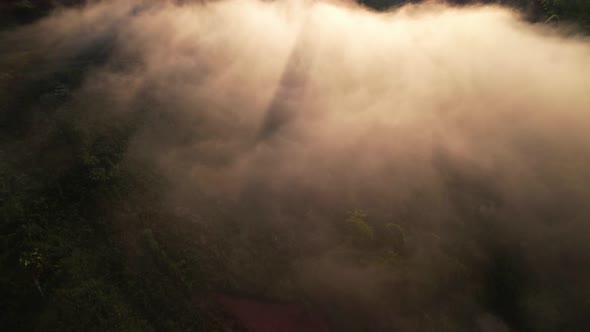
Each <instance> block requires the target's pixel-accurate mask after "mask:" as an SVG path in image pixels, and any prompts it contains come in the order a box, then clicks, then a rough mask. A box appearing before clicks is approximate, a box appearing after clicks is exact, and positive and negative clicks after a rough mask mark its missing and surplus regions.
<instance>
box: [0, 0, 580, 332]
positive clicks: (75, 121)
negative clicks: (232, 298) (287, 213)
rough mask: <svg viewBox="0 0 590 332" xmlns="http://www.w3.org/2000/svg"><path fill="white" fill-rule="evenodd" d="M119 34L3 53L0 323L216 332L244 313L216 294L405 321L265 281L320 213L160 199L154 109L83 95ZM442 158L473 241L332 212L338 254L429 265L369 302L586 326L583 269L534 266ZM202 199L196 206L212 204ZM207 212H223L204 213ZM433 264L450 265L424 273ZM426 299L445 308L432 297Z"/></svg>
mask: <svg viewBox="0 0 590 332" xmlns="http://www.w3.org/2000/svg"><path fill="white" fill-rule="evenodd" d="M385 2H386V6H389V5H391V4H397V3H398V2H401V1H398V2H396V1H388V0H385ZM514 2H518V3H526V1H520V2H519V1H514ZM382 3H383V2H379V3H378V4H373V3H370V5H373V6H376V7H384V5H383V4H382ZM537 3H538V4H539V6H541V7H539V8H542V9H541V10H542V13H543V17H542V20H541V21H544V22H545V21H546V22H547V23H548V24H549V23H550V24H563V23H564V22H575V23H576V24H578V25H580V26H583V27H585V28H587V27H589V26H590V3H589V2H587V1H584V0H577V1H558V0H551V1H537ZM67 4H68V5H69V4H70V3H67ZM54 5H55V2H50V1H47V2H42V1H41V2H34V1H9V2H4V3H3V4H2V6H3V7H1V8H2V11H3V14H2V18H1V20H2V22H3V28H4V29H5V30H6V31H8V30H10V29H13V28H14V27H15V26H17V25H21V24H29V23H30V22H32V21H34V20H36V19H39V18H40V17H42V16H43V15H45V14H46V13H48V12H49V11H50V10H51V9H52V6H54ZM3 36H4V35H3ZM7 36H8V35H7ZM10 38H11V37H6V38H4V39H3V40H1V41H0V43H1V44H0V49H4V47H10V45H14V43H15V41H14V40H11V39H10ZM19 42H20V43H26V41H19ZM110 46H111V45H109V42H108V41H104V42H103V43H102V44H99V45H95V47H93V48H92V49H91V50H88V51H87V52H85V53H82V54H76V55H75V56H74V57H72V58H68V59H48V58H45V57H44V55H43V54H38V53H36V52H34V50H31V51H30V52H27V53H24V54H19V55H18V57H17V58H15V57H10V56H4V55H1V54H0V267H1V272H0V329H1V330H2V331H216V330H217V331H221V330H224V329H228V328H232V326H234V324H235V323H234V322H232V321H231V320H230V319H229V318H228V317H226V315H225V314H224V313H223V312H222V311H221V309H220V308H219V307H218V305H217V304H215V301H214V300H213V297H214V296H215V295H216V294H218V293H230V294H239V295H245V296H252V297H258V298H266V299H273V300H281V301H292V302H298V303H304V304H305V305H308V306H311V307H314V308H315V309H316V310H318V311H320V312H321V313H322V314H323V315H324V316H326V317H327V319H328V321H329V324H330V325H331V326H332V327H333V328H334V329H335V330H343V329H350V330H357V331H361V330H373V329H374V330H388V329H390V328H391V327H392V326H396V325H395V324H398V323H399V322H387V321H379V322H377V321H374V320H372V319H373V317H383V316H382V315H381V314H380V313H379V310H380V309H379V308H373V309H371V311H375V312H377V313H375V312H368V309H366V306H367V304H366V303H363V302H362V301H359V302H358V303H355V302H346V299H347V298H346V296H342V299H343V301H339V298H338V297H337V296H336V297H335V299H334V298H330V299H329V300H326V299H325V298H319V299H318V298H316V297H314V296H313V295H309V294H305V293H304V292H302V291H301V290H300V289H299V288H298V285H297V284H296V282H295V281H293V282H291V283H289V282H286V283H285V284H280V285H276V284H273V283H272V282H270V281H269V279H271V278H272V277H273V276H277V275H281V276H283V275H289V274H290V273H291V269H292V266H290V265H289V264H288V263H289V262H292V261H296V260H297V259H298V258H300V257H304V256H305V255H309V252H301V249H300V248H298V247H297V246H296V245H294V244H293V241H296V240H297V239H298V237H297V233H303V232H308V231H310V229H311V228H310V227H312V226H310V225H301V226H300V228H298V229H292V230H289V232H281V233H278V232H277V231H276V229H275V228H274V227H275V226H273V225H271V224H268V223H265V222H259V221H258V220H256V219H257V218H256V210H255V208H253V207H250V206H240V205H231V204H230V203H227V204H226V205H223V206H221V207H220V208H219V210H217V211H214V210H213V209H208V211H209V214H208V215H205V216H198V217H195V216H192V215H185V216H183V215H182V213H172V211H170V209H169V208H167V207H163V205H164V204H165V203H164V201H165V199H164V198H163V196H162V192H163V191H164V188H166V187H167V186H168V185H169V184H168V183H166V180H164V179H163V178H162V177H161V176H160V174H158V171H157V169H155V168H152V167H151V165H150V164H146V163H143V161H142V160H134V159H129V158H127V157H126V156H127V151H128V149H129V146H130V140H131V139H132V137H134V135H135V134H136V133H137V130H138V127H139V126H140V125H141V124H142V123H143V122H144V121H146V117H149V116H150V113H149V112H143V113H134V112H130V113H125V114H117V115H116V116H114V115H112V114H106V113H102V112H100V111H98V110H100V109H102V108H108V103H109V100H93V101H92V102H90V101H89V100H87V99H85V98H84V95H83V94H82V95H80V94H74V93H73V92H74V91H76V90H77V89H78V88H79V87H80V85H81V84H82V82H83V80H84V78H85V77H86V75H88V73H91V72H92V70H93V69H94V68H96V67H99V66H101V65H102V64H103V63H104V61H106V59H107V58H108V57H109V55H110V52H111V47H110ZM56 62H57V64H58V65H56ZM60 64H61V65H60ZM540 70H542V69H540ZM439 161H440V168H441V170H444V172H445V176H446V181H447V184H448V188H449V193H448V195H449V197H450V201H451V202H452V204H454V205H455V206H456V207H457V210H458V211H461V217H462V218H463V220H467V219H477V220H478V221H480V222H478V223H476V224H470V225H466V224H465V223H463V222H462V221H461V220H459V221H457V222H456V224H454V226H453V227H456V228H457V232H459V233H461V234H463V235H464V236H463V237H462V239H463V240H457V239H445V240H444V241H445V242H444V243H437V241H438V240H440V238H439V236H438V235H437V234H433V233H426V232H424V231H423V230H422V229H420V227H418V226H412V223H409V222H407V220H405V221H404V220H401V221H391V220H385V221H384V220H375V219H372V215H371V214H370V213H368V212H367V211H365V210H363V209H359V208H358V207H354V206H353V207H342V209H340V210H339V211H335V212H334V215H333V218H332V220H330V221H329V225H330V226H329V227H331V229H332V230H333V232H334V234H336V235H335V237H336V238H337V239H336V240H334V242H333V243H335V244H333V247H332V248H330V249H331V250H333V254H332V255H334V256H337V257H336V258H335V259H341V260H344V261H352V262H354V264H352V265H354V266H361V267H367V266H379V268H380V269H382V270H384V271H389V272H391V271H408V273H416V271H420V272H422V273H421V274H419V275H407V276H405V278H407V279H404V278H402V280H401V281H400V280H398V281H397V282H407V280H412V282H409V283H410V284H411V285H414V286H415V285H420V288H419V289H417V288H416V287H408V288H407V293H406V294H396V296H394V297H393V300H392V297H391V296H388V294H381V295H382V298H379V299H378V300H375V302H371V303H370V305H377V304H378V305H379V306H382V307H387V306H395V305H399V303H398V301H404V306H405V309H404V310H405V314H406V315H407V317H408V321H415V319H416V318H418V319H419V320H421V321H422V322H423V323H422V325H421V326H418V327H416V328H417V330H421V331H427V330H428V331H430V330H432V331H473V330H474V326H473V322H471V321H470V319H469V317H472V315H473V314H474V313H475V312H477V311H479V310H480V308H482V307H483V308H486V309H487V311H490V312H492V313H494V314H495V315H497V316H498V317H501V318H502V319H503V321H504V322H506V323H507V324H508V325H510V327H511V328H513V329H514V330H516V331H583V330H585V329H586V328H587V326H589V325H590V317H589V316H588V312H589V309H590V305H589V302H588V295H589V294H588V292H587V291H588V288H587V283H588V281H587V280H584V277H587V276H588V273H587V271H585V270H587V269H588V267H581V268H580V270H582V271H580V274H579V275H572V273H571V271H567V269H566V270H560V268H559V265H558V264H559V263H555V262H553V263H552V264H555V265H551V266H550V267H549V268H548V269H547V270H546V271H534V270H532V268H530V267H529V266H528V265H527V263H526V262H525V261H524V259H523V255H522V254H521V250H522V249H521V248H520V247H515V246H514V243H513V242H512V241H510V239H509V238H506V239H505V241H496V240H497V239H498V238H505V237H506V234H507V233H506V232H505V230H504V229H502V228H498V227H497V226H494V225H495V223H494V220H495V218H500V216H496V215H494V214H493V213H488V211H489V209H493V207H494V206H495V205H498V204H502V202H500V201H498V199H497V198H496V197H495V196H494V193H493V192H490V191H489V190H488V189H487V188H486V187H485V186H482V185H481V183H480V180H481V179H478V178H477V176H474V177H469V176H465V175H463V174H458V173H456V172H455V169H454V165H453V163H452V162H450V161H448V160H446V159H445V156H441V157H440V160H439ZM196 199H197V200H199V203H198V204H200V205H202V206H212V205H214V204H217V203H216V202H211V201H208V198H207V197H197V198H196ZM420 202H421V200H420V199H418V198H417V199H416V202H414V203H412V204H413V205H412V204H410V205H409V207H408V212H407V218H408V219H411V218H419V216H420V215H421V213H424V212H423V211H422V209H421V207H420V204H421V203H420ZM232 204H233V203H232ZM254 206H255V204H254ZM482 207H483V208H482ZM230 209H231V210H232V211H233V213H232V214H231V215H230V214H229V213H228V210H230ZM211 211H213V212H211ZM298 213H304V212H301V211H296V212H294V215H297V214H298ZM236 216H238V217H236ZM249 216H250V217H249ZM199 218H205V219H214V220H215V223H213V224H211V223H199V222H195V219H199ZM238 219H240V220H238ZM211 225H214V227H212V226H211ZM582 233H584V232H582ZM586 233H587V230H586ZM496 235H497V236H496ZM579 236H580V237H584V236H585V235H584V234H579ZM416 238H429V239H431V240H429V241H431V242H432V243H436V245H434V244H433V245H432V247H430V248H427V249H425V248H420V250H429V251H428V252H427V254H424V255H422V256H423V257H424V259H425V260H428V262H423V263H424V266H423V267H420V268H416V267H411V268H410V267H407V266H406V264H408V263H407V262H406V261H405V257H408V256H409V255H410V254H411V253H412V252H413V251H414V250H417V248H414V247H413V243H414V242H413V241H414V239H416ZM437 239H438V240H437ZM464 239H470V240H469V241H465V240H464ZM474 243H477V244H478V246H479V245H480V246H482V247H484V248H486V250H487V254H488V255H486V257H485V258H483V257H482V256H480V253H478V252H477V251H476V250H472V249H471V248H473V247H474V246H475V244H474ZM558 245H559V244H558V243H547V247H546V248H545V250H547V252H550V253H551V255H555V256H556V257H557V256H560V255H561V256H560V257H561V258H563V257H566V258H565V260H566V261H567V259H568V258H567V257H570V258H571V260H572V261H569V262H566V263H563V264H572V265H573V264H578V263H582V264H583V263H584V262H585V260H583V259H582V260H580V261H575V259H574V258H572V257H573V255H570V256H568V255H569V254H568V253H572V252H577V251H579V250H584V248H576V247H572V248H567V249H562V248H561V247H559V246H558ZM325 250H326V248H321V247H310V248H309V251H325ZM568 250H569V251H568ZM415 263H416V262H413V264H415ZM392 273H393V272H392ZM434 273H436V275H438V276H439V277H440V278H436V279H435V278H429V277H428V275H429V274H434ZM441 276H442V277H441ZM285 280H289V279H288V278H286V279H285ZM370 282H371V281H367V283H370ZM449 290H453V291H449ZM416 292H419V294H417V293H416ZM474 294H475V295H474ZM530 294H534V296H531V295H530ZM326 297H328V295H326ZM432 298H436V299H437V301H438V302H437V303H438V305H437V307H429V305H430V306H432V302H431V300H430V299H432ZM322 303H323V304H325V303H328V304H329V305H325V306H322V305H321V304H322ZM397 327H398V328H400V329H403V328H407V326H405V327H403V326H402V327H399V326H397Z"/></svg>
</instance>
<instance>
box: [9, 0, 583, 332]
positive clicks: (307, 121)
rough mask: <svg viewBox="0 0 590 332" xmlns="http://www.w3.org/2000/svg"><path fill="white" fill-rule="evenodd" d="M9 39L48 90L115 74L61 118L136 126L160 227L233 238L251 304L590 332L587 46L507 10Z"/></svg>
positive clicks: (399, 323)
mask: <svg viewBox="0 0 590 332" xmlns="http://www.w3.org/2000/svg"><path fill="white" fill-rule="evenodd" d="M4 34H5V35H3V36H2V37H3V38H4V39H5V40H11V39H17V38H18V39H20V40H26V41H27V42H26V43H25V42H21V43H19V46H18V47H17V48H16V49H14V50H7V52H6V55H5V56H3V58H4V59H7V58H10V54H18V52H26V51H29V52H30V51H33V52H35V53H37V54H38V55H37V57H38V58H39V59H42V61H40V63H41V64H39V65H38V66H40V67H42V68H43V70H47V71H53V70H56V69H55V68H56V67H57V66H58V64H59V63H62V62H63V61H70V60H71V59H79V58H83V57H85V54H93V55H96V54H99V55H100V59H99V60H98V61H97V62H96V63H95V64H94V65H93V67H92V70H89V71H88V72H87V73H85V75H84V76H83V77H82V78H81V79H80V84H79V86H78V87H77V88H76V90H75V91H73V93H72V96H71V98H70V99H69V100H68V101H67V102H66V103H65V104H64V105H65V106H63V107H62V108H63V109H65V110H67V112H70V113H71V114H75V115H76V114H77V115H76V116H78V117H79V119H80V120H79V121H81V123H84V124H85V125H88V126H90V127H92V126H99V125H103V124H109V123H110V124H115V125H117V124H122V123H130V124H131V126H132V127H133V135H132V137H131V138H130V143H129V145H128V147H127V149H126V151H125V157H124V165H125V167H127V168H128V169H130V170H131V171H133V170H137V171H138V172H139V171H142V170H146V169H149V170H150V172H153V174H155V175H154V176H156V177H157V178H158V181H160V183H161V184H160V186H159V187H158V188H159V189H158V190H159V194H160V195H161V196H160V197H161V206H160V208H162V209H166V211H168V213H169V214H170V215H171V216H174V218H175V220H164V221H160V222H161V223H162V224H163V225H164V226H161V227H178V225H175V224H176V223H178V222H177V221H176V219H179V220H185V221H188V222H189V223H193V224H196V225H199V226H198V227H200V228H202V229H214V228H216V227H222V225H229V224H231V225H233V226H232V227H233V228H232V231H230V234H231V235H230V238H229V239H226V240H227V241H228V242H232V243H231V244H229V245H227V248H226V249H224V250H225V251H224V255H225V256H224V257H225V258H224V259H225V262H226V264H225V267H224V269H225V270H224V271H225V273H227V274H228V275H231V276H234V277H233V280H236V284H234V285H233V286H231V287H232V292H234V293H240V292H242V293H247V294H251V295H253V296H256V297H262V298H269V299H280V300H282V301H301V300H302V301H304V302H305V303H308V305H309V306H310V307H312V308H313V310H315V311H317V312H320V313H321V315H322V316H324V317H326V319H327V321H328V322H329V326H330V327H331V329H333V330H336V331H344V330H350V331H361V330H371V331H381V330H382V331H426V330H428V329H429V328H434V327H433V326H438V330H443V329H447V330H457V329H458V328H459V327H464V326H468V327H467V329H468V330H470V329H471V330H473V329H476V330H480V331H545V330H547V331H550V330H552V328H555V327H556V326H561V327H563V326H567V325H559V324H560V322H562V321H569V322H570V324H579V325H572V326H583V325H586V326H587V324H588V319H587V318H586V319H585V321H584V320H579V319H578V320H576V319H577V318H570V317H582V316H583V315H578V316H576V313H582V312H584V311H585V310H587V309H589V308H588V306H589V303H588V301H587V300H584V298H587V295H588V294H589V293H588V292H589V291H590V284H588V281H587V280H588V279H587V278H588V276H589V275H590V269H588V266H590V265H589V263H590V261H589V260H590V235H589V234H590V232H589V231H590V227H589V224H588V217H589V216H590V209H589V208H588V205H587V202H588V199H589V198H590V186H588V184H589V183H590V182H589V181H590V168H588V165H590V145H589V144H588V142H590V121H589V120H590V118H589V116H590V114H589V113H588V112H589V111H590V109H589V106H590V90H589V87H590V43H589V39H588V37H586V36H584V35H582V34H581V33H577V32H576V29H575V27H568V28H567V29H566V28H564V27H561V28H555V27H551V26H548V25H543V24H535V23H530V22H527V21H526V20H525V19H524V16H523V14H522V13H520V12H518V11H517V10H515V9H511V8H509V7H503V6H496V5H485V6H484V5H472V6H466V7H456V6H450V5H446V4H444V3H440V2H426V3H423V4H410V5H405V6H402V7H398V8H394V9H391V10H389V11H385V12H375V11H373V10H370V9H368V8H365V7H362V6H360V5H357V4H354V3H351V2H338V1H294V0H292V1H278V2H267V1H246V0H229V1H228V0H224V1H211V2H203V3H194V2H188V1H185V2H174V1H139V0H138V1H102V2H97V3H91V4H88V5H85V6H82V7H80V8H76V9H61V10H57V11H55V12H53V13H52V14H51V15H50V16H49V17H47V18H44V19H42V20H41V21H39V22H37V23H35V24H33V25H29V26H25V27H22V28H19V29H15V30H13V31H9V32H4ZM3 83H5V82H3ZM7 84H8V83H6V86H8V85H7ZM7 96H8V94H7ZM6 98H8V97H6ZM64 112H65V111H64ZM56 158H57V161H55V163H56V164H57V165H61V164H62V163H65V162H63V161H61V159H59V156H58V157H56ZM142 197H143V196H142V194H141V193H137V194H135V196H134V198H133V199H135V200H138V201H140V202H141V200H142V199H143V198H142ZM129 200H132V199H131V198H130V199H129ZM140 204H141V203H140ZM181 225H183V224H181ZM350 225H353V226H352V227H353V230H352V231H351V230H350V229H348V228H347V227H349V226H350ZM354 225H356V226H354ZM359 225H361V226H359ZM181 227H182V226H181ZM223 227H225V226H223ZM355 227H356V228H355ZM367 229H368V230H367ZM179 232H180V233H182V232H183V231H182V229H181V230H180V231H179ZM263 233H264V234H268V237H264V238H262V239H261V238H260V237H262V235H260V234H263ZM207 234H208V233H207V232H204V233H203V235H201V236H200V237H199V238H198V239H195V241H197V242H198V244H195V245H196V246H214V245H220V244H219V243H221V242H223V241H221V242H219V243H218V242H216V241H217V240H215V238H214V237H213V236H211V237H209V235H207ZM343 234H344V235H343ZM265 236H266V235H265ZM223 243H225V242H223ZM257 245H260V246H262V249H253V247H254V246H257ZM273 248H274V249H273ZM276 248H281V249H280V250H275V249H276ZM277 265H278V266H280V267H276V266H277ZM506 266H508V269H512V268H513V267H514V266H516V268H514V270H513V271H512V272H510V273H509V274H510V276H509V277H507V278H508V279H507V280H509V281H507V282H505V281H504V280H505V279H506V278H505V276H504V275H502V273H503V271H504V269H506V268H507V267H506ZM498 275H500V276H499V277H498V278H499V279H498V278H496V277H494V276H498ZM494 278H496V279H494ZM503 278H504V279H503ZM490 280H491V281H490ZM498 280H500V281H498ZM514 280H516V281H514ZM512 281H514V284H515V285H516V286H514V287H516V289H512V288H510V289H511V290H513V292H512V291H506V290H505V289H506V288H509V287H513V286H512V284H510V285H508V286H507V284H506V283H510V282H512ZM555 285H561V286H555ZM554 286H555V287H554ZM552 287H554V288H552ZM563 287H565V288H567V287H572V289H573V288H575V290H572V289H568V290H567V291H564V290H563V289H562V288H563ZM507 292H508V293H510V295H506V294H507ZM558 293H559V294H560V295H559V296H558V295H556V294H558ZM514 294H516V295H514ZM563 294H566V295H563ZM568 306H572V309H571V312H567V310H568V309H567V307H568ZM586 312H587V311H586ZM463 321H467V322H468V323H465V324H463V323H457V322H463ZM437 324H438V325H437ZM462 324H463V325H462Z"/></svg>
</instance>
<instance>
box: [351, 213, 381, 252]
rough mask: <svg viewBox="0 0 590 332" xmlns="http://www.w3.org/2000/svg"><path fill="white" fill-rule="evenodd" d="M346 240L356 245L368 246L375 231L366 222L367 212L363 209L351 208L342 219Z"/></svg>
mask: <svg viewBox="0 0 590 332" xmlns="http://www.w3.org/2000/svg"><path fill="white" fill-rule="evenodd" d="M344 222H345V225H346V229H347V235H348V240H349V241H350V242H352V243H353V244H354V245H357V246H368V245H370V244H371V242H372V241H373V239H374V238H375V232H374V230H373V228H372V227H371V225H369V223H368V222H367V213H366V212H365V211H363V210H359V209H356V210H351V211H349V212H348V216H347V218H346V219H345V220H344Z"/></svg>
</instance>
